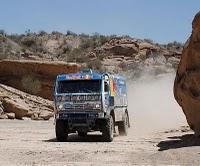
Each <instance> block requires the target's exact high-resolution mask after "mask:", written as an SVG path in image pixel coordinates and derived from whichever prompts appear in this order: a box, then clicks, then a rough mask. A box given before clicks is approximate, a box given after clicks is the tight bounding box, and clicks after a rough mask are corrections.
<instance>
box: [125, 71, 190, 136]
mask: <svg viewBox="0 0 200 166" xmlns="http://www.w3.org/2000/svg"><path fill="white" fill-rule="evenodd" d="M174 78H175V73H174V72H170V73H165V74H162V75H159V76H151V75H146V74H142V76H141V77H140V78H138V79H136V80H132V81H129V82H128V102H129V103H128V104H129V106H128V109H129V114H130V121H131V129H130V130H131V131H133V130H134V132H135V131H137V132H136V133H135V134H148V133H152V132H158V131H164V130H169V129H176V128H179V127H180V126H183V125H187V123H186V120H185V116H184V114H183V112H182V110H181V107H180V106H179V105H178V104H177V103H176V101H175V99H174V96H173V83H174Z"/></svg>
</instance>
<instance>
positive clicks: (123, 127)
mask: <svg viewBox="0 0 200 166" xmlns="http://www.w3.org/2000/svg"><path fill="white" fill-rule="evenodd" d="M128 127H129V118H128V113H127V112H125V114H124V118H123V121H121V122H119V124H118V130H119V135H125V136H126V135H127V134H128Z"/></svg>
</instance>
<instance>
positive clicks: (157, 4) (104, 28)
mask: <svg viewBox="0 0 200 166" xmlns="http://www.w3.org/2000/svg"><path fill="white" fill-rule="evenodd" d="M0 2H1V3H0V7H1V10H0V29H4V30H5V31H6V32H7V33H24V32H25V31H26V30H27V29H30V30H31V31H33V32H37V31H40V30H45V31H47V32H51V31H53V30H56V31H60V32H64V33H65V32H66V31H67V30H71V31H73V32H76V33H88V34H93V33H94V32H98V33H100V34H104V35H110V34H117V35H130V36H132V37H136V38H141V39H143V38H150V39H152V40H154V41H155V42H159V43H167V42H170V41H174V40H176V41H179V42H185V41H186V39H187V38H188V37H189V35H190V33H191V22H192V20H193V17H194V15H195V14H196V13H197V12H198V11H199V9H200V1H198V0H0Z"/></svg>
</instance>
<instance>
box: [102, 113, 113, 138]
mask: <svg viewBox="0 0 200 166" xmlns="http://www.w3.org/2000/svg"><path fill="white" fill-rule="evenodd" d="M105 123H106V124H105V126H104V128H103V130H102V135H103V138H104V140H105V141H106V142H112V141H113V137H114V120H113V117H112V116H110V117H109V118H108V119H107V120H106V122H105Z"/></svg>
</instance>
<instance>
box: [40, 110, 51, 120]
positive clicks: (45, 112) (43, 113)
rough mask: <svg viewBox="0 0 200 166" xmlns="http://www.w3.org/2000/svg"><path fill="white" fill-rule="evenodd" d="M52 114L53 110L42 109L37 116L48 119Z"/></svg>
mask: <svg viewBox="0 0 200 166" xmlns="http://www.w3.org/2000/svg"><path fill="white" fill-rule="evenodd" d="M53 115H54V114H53V112H50V111H46V110H44V111H42V112H41V113H40V114H39V117H40V118H43V119H44V120H49V119H50V118H51V117H53Z"/></svg>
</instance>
